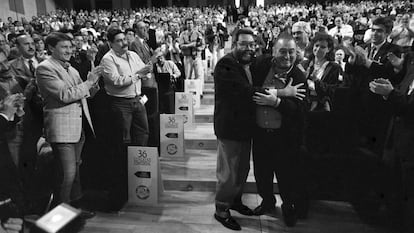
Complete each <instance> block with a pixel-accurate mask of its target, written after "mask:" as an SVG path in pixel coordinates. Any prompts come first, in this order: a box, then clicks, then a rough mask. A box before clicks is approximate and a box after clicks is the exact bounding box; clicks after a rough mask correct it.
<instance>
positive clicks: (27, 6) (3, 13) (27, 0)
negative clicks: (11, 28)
mask: <svg viewBox="0 0 414 233" xmlns="http://www.w3.org/2000/svg"><path fill="white" fill-rule="evenodd" d="M45 2H46V9H47V12H50V11H53V10H55V9H56V4H55V2H54V0H45ZM23 6H24V15H23V14H16V12H14V11H11V10H10V6H9V0H0V18H1V19H2V20H3V22H5V21H7V17H9V16H10V17H12V18H13V21H14V20H16V17H18V18H19V20H20V18H21V17H25V18H26V19H31V18H32V16H34V15H37V6H36V1H35V0H23Z"/></svg>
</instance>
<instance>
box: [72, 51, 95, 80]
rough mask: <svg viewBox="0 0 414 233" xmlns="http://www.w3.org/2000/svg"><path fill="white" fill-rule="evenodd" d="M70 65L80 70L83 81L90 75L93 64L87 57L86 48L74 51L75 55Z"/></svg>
mask: <svg viewBox="0 0 414 233" xmlns="http://www.w3.org/2000/svg"><path fill="white" fill-rule="evenodd" d="M69 62H70V65H71V66H73V68H75V69H76V70H77V71H78V72H79V75H80V77H81V79H82V80H83V81H85V80H86V79H87V77H88V72H89V71H91V70H92V64H91V62H90V61H89V60H88V59H87V57H86V50H83V49H82V50H79V51H75V52H74V56H72V57H71V58H70V61H69Z"/></svg>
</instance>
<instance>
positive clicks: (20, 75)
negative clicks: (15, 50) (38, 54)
mask: <svg viewBox="0 0 414 233" xmlns="http://www.w3.org/2000/svg"><path fill="white" fill-rule="evenodd" d="M40 62H42V61H41V60H38V63H40ZM10 69H11V71H12V73H13V74H14V75H15V78H16V80H17V81H18V82H19V84H20V86H21V87H22V89H23V90H24V89H25V88H26V86H27V84H28V83H29V81H30V80H31V79H33V78H35V76H34V74H32V72H30V70H29V68H28V67H27V66H26V64H24V58H23V57H18V58H16V59H14V60H12V61H11V62H10Z"/></svg>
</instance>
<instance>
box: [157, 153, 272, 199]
mask: <svg viewBox="0 0 414 233" xmlns="http://www.w3.org/2000/svg"><path fill="white" fill-rule="evenodd" d="M160 160H161V174H162V179H163V184H164V189H165V190H178V191H209V192H214V191H215V190H216V182H217V178H216V165H217V151H216V150H194V149H189V150H187V151H186V154H185V156H184V157H181V158H178V157H175V158H168V157H162V158H161V159H160ZM275 182H276V180H275ZM244 189H245V192H246V193H256V192H257V189H256V183H255V179H254V175H253V162H250V171H249V176H248V178H247V183H246V185H245V188H244ZM274 191H275V192H276V193H278V188H277V184H276V183H275V184H274Z"/></svg>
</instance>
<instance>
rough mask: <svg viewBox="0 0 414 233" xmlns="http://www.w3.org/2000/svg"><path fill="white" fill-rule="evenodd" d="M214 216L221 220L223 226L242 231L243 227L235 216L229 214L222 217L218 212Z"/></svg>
mask: <svg viewBox="0 0 414 233" xmlns="http://www.w3.org/2000/svg"><path fill="white" fill-rule="evenodd" d="M214 218H215V219H216V220H217V221H219V222H220V223H221V224H223V226H225V227H227V228H229V229H231V230H234V231H240V230H241V227H240V225H239V224H238V223H237V222H236V220H234V218H233V217H231V215H230V214H229V215H228V216H227V217H220V216H218V215H217V214H214Z"/></svg>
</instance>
